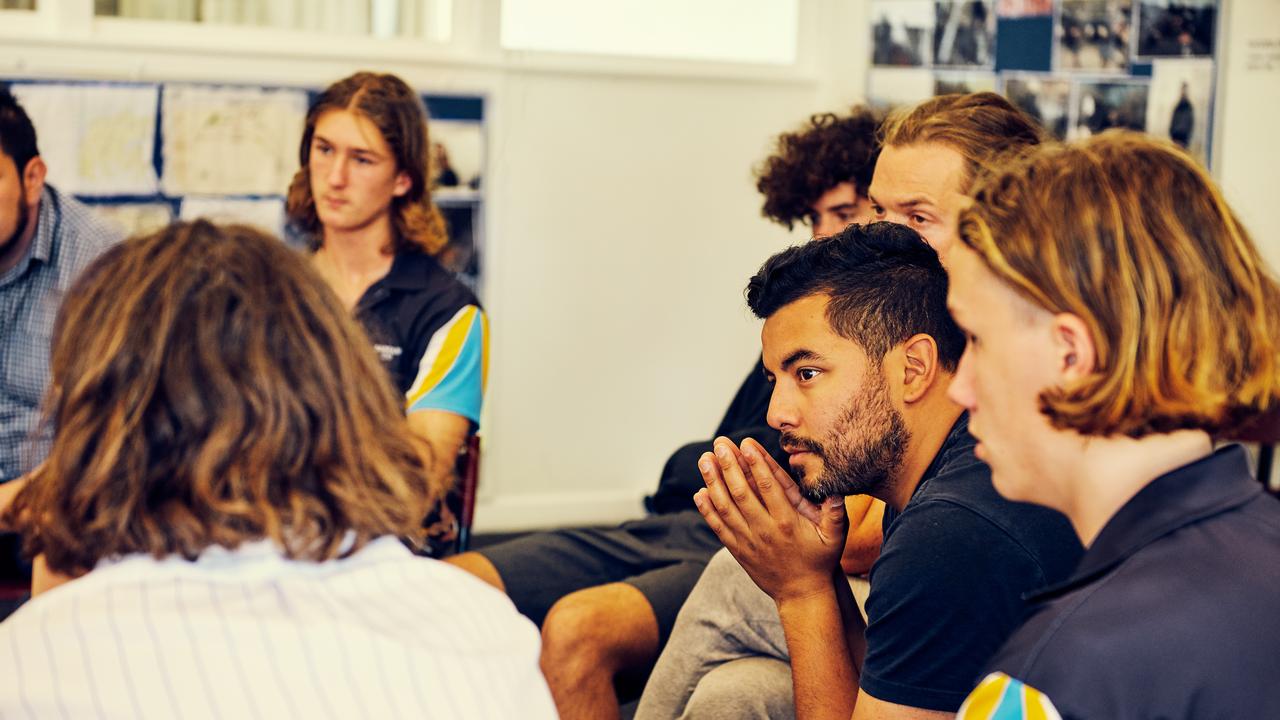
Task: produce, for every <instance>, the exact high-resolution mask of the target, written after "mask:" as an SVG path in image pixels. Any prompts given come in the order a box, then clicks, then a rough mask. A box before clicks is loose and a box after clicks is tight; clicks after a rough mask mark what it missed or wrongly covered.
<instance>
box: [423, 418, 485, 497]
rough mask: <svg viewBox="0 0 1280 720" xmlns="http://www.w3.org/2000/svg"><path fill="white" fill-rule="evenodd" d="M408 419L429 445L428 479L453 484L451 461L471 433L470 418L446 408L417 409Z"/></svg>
mask: <svg viewBox="0 0 1280 720" xmlns="http://www.w3.org/2000/svg"><path fill="white" fill-rule="evenodd" d="M408 419H409V428H410V429H411V430H413V432H414V433H416V434H417V435H418V436H419V437H421V438H423V439H424V440H426V441H427V443H428V444H430V445H431V453H432V460H431V479H432V480H433V481H435V482H439V483H442V487H444V488H446V489H447V488H451V487H453V483H454V477H453V472H454V462H455V461H456V460H457V458H458V452H459V451H460V450H462V444H463V443H464V442H466V441H467V435H469V434H470V433H471V421H470V420H469V419H467V418H465V417H463V416H461V415H458V414H457V413H451V412H448V411H445V410H418V411H415V412H411V413H409V416H408Z"/></svg>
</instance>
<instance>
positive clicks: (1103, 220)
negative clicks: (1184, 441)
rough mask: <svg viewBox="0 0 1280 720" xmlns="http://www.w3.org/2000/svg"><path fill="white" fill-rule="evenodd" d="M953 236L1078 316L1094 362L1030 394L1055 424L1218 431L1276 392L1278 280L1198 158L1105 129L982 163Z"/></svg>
mask: <svg viewBox="0 0 1280 720" xmlns="http://www.w3.org/2000/svg"><path fill="white" fill-rule="evenodd" d="M973 195H974V204H973V206H972V207H970V208H968V209H967V210H965V211H964V212H963V213H962V214H961V216H960V238H961V240H962V241H963V242H964V243H965V244H966V245H968V246H969V247H971V248H973V249H974V250H975V251H977V253H978V254H979V255H980V256H981V257H982V259H983V260H984V261H985V264H986V265H987V267H989V268H990V269H991V271H992V272H993V273H995V275H996V276H998V277H999V278H1000V279H1001V280H1003V281H1004V282H1006V283H1008V284H1009V286H1011V287H1012V288H1013V289H1014V290H1015V291H1017V292H1018V293H1020V294H1021V295H1023V296H1024V297H1026V298H1027V299H1029V300H1030V301H1031V302H1032V303H1034V304H1036V305H1038V306H1040V307H1042V308H1044V309H1046V310H1048V311H1049V312H1053V313H1062V312H1065V313H1072V314H1074V315H1076V316H1078V317H1080V318H1081V319H1082V320H1083V321H1084V322H1085V323H1086V324H1087V326H1088V328H1089V331H1090V333H1091V335H1092V336H1093V341H1094V344H1095V347H1096V353H1097V358H1096V367H1095V372H1094V373H1093V374H1092V375H1091V376H1090V377H1088V378H1086V379H1084V380H1083V381H1080V382H1078V383H1076V384H1073V385H1072V386H1070V387H1064V388H1058V389H1051V390H1048V391H1046V392H1044V393H1043V394H1042V395H1041V396H1040V408H1041V411H1042V412H1044V413H1045V415H1047V416H1048V417H1049V419H1050V420H1051V422H1052V423H1053V425H1054V426H1055V427H1058V428H1061V429H1065V428H1070V429H1074V430H1076V431H1078V432H1080V433H1082V434H1085V435H1113V434H1121V435H1127V436H1130V437H1142V436H1144V435H1148V434H1151V433H1166V432H1172V431H1175V430H1181V429H1203V430H1207V431H1209V432H1212V433H1229V432H1231V431H1232V430H1234V429H1236V428H1237V427H1238V426H1239V425H1240V424H1241V423H1244V422H1246V421H1248V420H1249V419H1250V418H1252V417H1253V416H1255V415H1257V414H1258V413H1260V412H1263V411H1267V410H1268V409H1270V408H1274V407H1275V406H1276V404H1277V401H1278V400H1280V344H1278V343H1280V287H1278V286H1277V283H1276V280H1275V278H1274V276H1272V275H1271V274H1270V273H1269V272H1268V271H1267V269H1266V267H1265V265H1264V263H1263V261H1262V259H1261V257H1260V256H1259V254H1258V250H1257V248H1256V247H1255V246H1254V243H1253V241H1252V240H1251V239H1250V237H1249V234H1248V233H1247V232H1246V231H1245V229H1244V227H1243V226H1242V225H1241V224H1240V222H1239V220H1238V219H1237V218H1236V216H1235V214H1234V213H1233V212H1232V211H1231V208H1230V207H1228V206H1227V203H1226V201H1225V200H1224V199H1223V197H1222V195H1221V193H1220V192H1219V191H1218V189H1217V188H1216V187H1215V186H1214V184H1213V181H1212V180H1211V179H1210V178H1209V176H1208V174H1207V173H1206V172H1205V170H1204V169H1203V168H1202V167H1201V166H1200V165H1199V164H1197V163H1196V162H1195V161H1194V160H1193V159H1192V158H1191V157H1189V156H1188V155H1186V154H1185V153H1184V152H1182V151H1181V150H1179V149H1178V148H1176V147H1175V146H1174V145H1173V144H1171V143H1168V142H1163V141H1158V140H1154V139H1152V138H1150V137H1147V136H1144V135H1141V134H1138V133H1132V132H1127V131H1109V132H1106V133H1103V134H1101V135H1099V136H1096V137H1094V138H1091V139H1089V140H1087V141H1084V142H1081V143H1079V144H1073V145H1068V146H1045V147H1041V148H1038V149H1037V150H1035V151H1034V152H1032V153H1030V154H1029V155H1028V156H1027V157H1025V158H1022V159H1019V160H1015V161H1012V162H1010V163H1008V164H1007V165H1006V166H1005V167H1004V168H1002V169H1000V170H999V171H997V172H994V173H992V174H991V175H989V176H987V177H985V178H983V179H982V180H981V181H980V182H979V184H978V185H977V186H976V187H975V188H974V194H973Z"/></svg>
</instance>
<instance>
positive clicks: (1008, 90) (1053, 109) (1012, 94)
mask: <svg viewBox="0 0 1280 720" xmlns="http://www.w3.org/2000/svg"><path fill="white" fill-rule="evenodd" d="M1004 95H1005V97H1007V98H1009V102H1011V103H1013V104H1014V105H1017V106H1018V107H1019V108H1021V109H1022V111H1023V112H1025V113H1026V114H1028V115H1030V116H1031V117H1033V118H1035V120H1036V121H1037V122H1039V123H1040V125H1041V127H1043V128H1044V129H1045V130H1048V131H1049V132H1050V133H1052V134H1053V136H1054V137H1056V138H1058V139H1059V140H1063V139H1066V137H1067V128H1068V126H1069V124H1070V121H1071V81H1070V80H1067V79H1065V78H1060V77H1053V76H1052V75H1035V74H1030V73H1018V74H1015V73H1006V74H1005V78H1004Z"/></svg>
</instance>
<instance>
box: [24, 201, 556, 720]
mask: <svg viewBox="0 0 1280 720" xmlns="http://www.w3.org/2000/svg"><path fill="white" fill-rule="evenodd" d="M52 360H53V362H52V390H51V393H50V395H49V398H48V404H47V407H48V413H49V422H50V423H51V424H52V425H54V426H55V427H56V433H55V435H54V440H53V446H52V450H51V451H50V453H49V456H48V459H47V460H46V461H45V462H44V464H42V465H41V466H40V467H39V468H38V469H37V470H35V471H34V472H33V473H32V474H31V476H30V477H29V480H28V482H27V484H26V486H25V487H24V488H23V489H22V490H21V491H20V492H19V494H18V496H17V497H16V498H15V499H14V501H13V505H12V506H11V507H10V508H9V510H8V514H7V519H8V521H9V522H10V523H12V524H13V525H14V526H15V529H17V530H18V531H20V532H21V533H22V534H23V535H24V537H25V539H26V542H27V549H28V551H29V552H30V553H32V554H40V555H41V556H42V557H43V559H44V561H45V562H46V563H47V566H48V568H49V569H50V570H51V571H52V572H53V573H57V574H60V575H64V576H69V577H74V578H75V579H72V580H70V581H68V582H66V583H65V584H63V585H62V586H60V587H57V588H56V589H53V590H50V591H48V592H44V593H37V594H36V595H35V597H33V599H32V600H31V601H30V602H28V603H27V604H26V605H24V606H23V607H22V608H20V609H19V610H18V611H17V612H16V613H15V614H14V615H13V616H12V617H11V618H10V619H9V620H8V621H7V622H5V623H4V624H3V625H0V647H4V648H7V649H9V650H6V651H5V652H0V676H3V677H5V678H7V679H8V680H10V681H11V682H6V683H4V684H3V685H2V687H3V689H0V716H3V717H49V716H53V715H62V716H65V717H142V716H149V717H174V716H179V715H185V714H189V713H188V712H187V711H186V710H184V708H187V710H189V709H190V708H189V707H187V706H198V707H199V709H200V710H201V711H202V714H203V713H204V711H206V710H207V714H209V715H212V716H216V717H285V716H289V717H319V716H322V715H333V716H340V717H345V716H353V715H361V716H364V715H371V716H377V717H386V716H391V715H406V714H411V715H414V716H418V717H459V716H461V715H466V716H467V717H492V718H499V717H515V716H520V717H554V715H555V710H554V707H553V705H552V702H551V696H550V693H549V692H548V690H547V687H546V683H545V681H544V680H543V679H542V676H541V674H540V673H539V670H538V664H537V660H538V647H539V642H538V633H537V630H536V629H535V628H534V627H533V624H532V623H530V622H529V621H528V620H526V619H524V618H522V617H520V616H519V615H518V614H517V613H516V612H515V609H514V608H513V607H512V605H511V603H510V601H508V600H507V599H506V598H505V597H503V596H502V595H501V593H498V592H496V591H494V590H493V589H491V588H489V587H488V586H486V585H484V584H483V583H481V582H480V581H478V580H476V579H474V578H472V577H470V576H468V575H466V574H465V573H463V572H460V571H458V570H456V569H453V568H450V567H448V566H447V565H445V564H444V563H440V562H437V561H435V560H430V559H426V558H419V557H415V556H414V555H413V554H412V553H410V551H409V550H408V548H406V547H405V546H404V544H403V543H402V542H401V539H400V538H402V537H403V538H407V539H410V540H411V541H421V540H422V538H423V535H424V530H423V528H422V517H423V516H424V515H425V514H426V512H427V509H428V507H429V505H430V504H431V503H432V502H433V501H434V500H435V499H436V498H437V497H438V496H439V495H440V494H441V488H440V487H438V486H437V485H436V484H434V482H433V480H431V479H430V477H429V476H428V473H427V468H428V467H429V465H430V448H429V447H428V446H427V445H426V444H425V443H424V442H423V441H422V440H421V439H420V438H419V437H418V436H417V435H416V434H414V433H413V432H412V430H411V429H410V427H409V425H408V423H407V422H406V420H405V418H404V414H403V412H402V410H401V404H400V399H399V396H398V393H397V392H396V391H395V389H394V388H393V387H392V386H391V385H390V383H389V382H388V381H387V379H386V377H385V374H384V372H383V370H382V368H381V367H380V366H379V363H378V359H377V357H376V356H375V355H374V353H373V351H372V350H371V349H370V348H369V346H368V344H367V342H364V341H363V337H362V334H361V331H360V328H359V327H358V326H357V325H356V324H355V323H354V322H353V321H352V320H351V319H350V318H349V316H348V313H347V312H346V309H345V308H344V307H343V306H342V304H341V302H340V301H339V299H338V298H337V296H335V295H334V294H333V293H332V292H331V291H330V290H329V289H328V288H326V287H325V285H324V283H323V281H322V280H321V279H320V277H319V276H318V275H317V274H316V273H315V271H314V270H312V269H311V268H310V267H308V263H307V261H306V259H305V258H304V257H302V256H300V255H298V254H297V253H295V252H294V251H292V250H289V249H288V248H287V247H285V246H284V244H283V243H281V242H280V241H279V240H277V239H275V238H272V237H268V236H265V235H263V234H261V233H259V232H257V231H255V230H252V229H250V228H246V227H239V226H230V227H219V226H216V225H212V224H210V223H207V222H203V221H198V222H196V223H193V224H175V225H172V226H170V227H169V228H167V229H165V230H162V231H160V232H157V233H155V234H153V235H150V236H146V237H142V238H138V239H133V240H129V241H126V242H125V243H124V244H123V245H121V246H118V247H117V248H114V249H112V250H109V251H108V252H107V253H106V254H104V255H103V256H102V257H101V258H99V259H98V260H97V261H96V262H95V263H93V264H92V265H90V266H89V267H88V268H87V269H86V271H85V273H84V276H83V277H82V278H81V279H80V281H78V282H77V284H76V285H75V286H73V288H72V290H71V291H70V293H69V294H68V296H67V298H66V301H65V303H64V304H63V306H62V309H61V310H60V312H59V315H58V321H57V325H56V330H55V343H54V348H53V356H52ZM491 677H503V678H504V680H505V681H506V682H504V683H502V684H501V685H499V686H494V685H492V684H491V683H489V682H488V679H489V678H491Z"/></svg>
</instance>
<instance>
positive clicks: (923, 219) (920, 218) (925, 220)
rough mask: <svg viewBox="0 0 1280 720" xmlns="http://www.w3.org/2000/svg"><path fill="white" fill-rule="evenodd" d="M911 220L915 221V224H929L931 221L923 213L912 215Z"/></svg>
mask: <svg viewBox="0 0 1280 720" xmlns="http://www.w3.org/2000/svg"><path fill="white" fill-rule="evenodd" d="M911 222H913V223H915V224H917V225H927V224H928V223H929V218H927V217H925V216H923V215H912V216H911Z"/></svg>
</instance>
